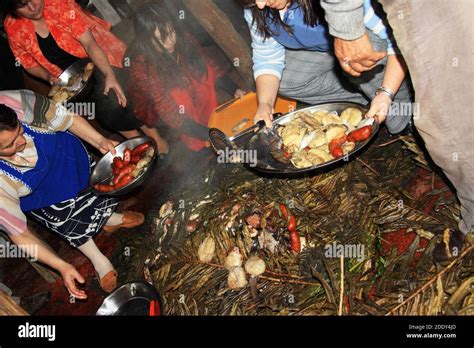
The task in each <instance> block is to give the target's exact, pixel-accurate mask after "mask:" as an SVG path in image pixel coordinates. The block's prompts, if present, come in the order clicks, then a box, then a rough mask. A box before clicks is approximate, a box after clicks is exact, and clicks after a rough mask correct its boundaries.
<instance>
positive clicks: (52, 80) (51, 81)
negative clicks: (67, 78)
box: [48, 75, 61, 86]
mask: <svg viewBox="0 0 474 348" xmlns="http://www.w3.org/2000/svg"><path fill="white" fill-rule="evenodd" d="M59 81H61V80H60V79H58V78H57V77H55V76H53V75H49V77H48V82H49V84H50V85H51V86H54V85H55V84H56V83H58V82H59Z"/></svg>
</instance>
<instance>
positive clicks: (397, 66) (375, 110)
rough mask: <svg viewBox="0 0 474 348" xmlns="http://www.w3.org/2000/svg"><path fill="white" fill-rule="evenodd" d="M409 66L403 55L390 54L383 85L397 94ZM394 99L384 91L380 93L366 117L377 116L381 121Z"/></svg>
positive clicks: (385, 116) (383, 119)
mask: <svg viewBox="0 0 474 348" xmlns="http://www.w3.org/2000/svg"><path fill="white" fill-rule="evenodd" d="M407 71H408V69H407V66H406V64H405V60H404V59H403V57H402V56H398V55H390V56H388V59H387V66H386V68H385V76H384V79H383V86H384V87H385V88H387V89H389V90H390V91H391V92H393V94H397V92H398V90H399V89H400V86H401V85H402V83H403V80H404V79H405V76H406V74H407ZM392 102H393V100H392V99H391V98H390V97H389V96H388V95H386V94H384V93H378V94H377V95H376V96H375V98H374V99H373V100H372V102H371V104H370V109H369V111H368V112H367V115H366V117H376V118H377V121H378V122H379V123H382V122H384V121H385V119H386V118H387V115H388V112H389V110H390V105H391V104H392Z"/></svg>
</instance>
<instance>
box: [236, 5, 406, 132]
mask: <svg viewBox="0 0 474 348" xmlns="http://www.w3.org/2000/svg"><path fill="white" fill-rule="evenodd" d="M359 3H360V4H359ZM354 4H356V2H354V3H349V2H348V3H347V6H354ZM357 4H359V5H357V6H359V7H360V10H361V11H364V22H365V27H366V31H365V33H364V32H363V33H361V36H368V38H369V39H370V41H371V43H372V46H373V47H374V49H375V50H376V51H386V52H387V57H386V58H384V59H383V60H381V61H380V62H379V63H378V66H377V67H375V68H374V69H373V70H371V71H368V72H365V73H364V74H362V76H360V77H358V78H353V77H350V76H349V75H345V74H344V73H343V71H342V69H341V68H340V66H339V64H338V61H337V59H336V58H335V56H334V48H333V42H332V38H331V37H330V35H329V30H328V27H327V24H326V23H325V21H324V12H323V10H322V9H321V7H320V1H319V0H244V5H245V7H246V9H245V19H246V20H247V22H248V24H249V27H250V33H251V36H252V48H253V60H254V77H255V80H256V85H257V96H258V110H257V113H256V116H255V120H256V121H258V120H262V119H263V120H265V121H266V123H267V125H268V126H270V125H271V120H272V116H271V115H272V111H273V110H272V109H273V106H274V104H275V99H276V97H277V94H278V93H280V94H281V95H283V96H286V97H290V98H294V99H297V100H300V101H303V102H306V103H309V104H320V103H325V102H332V101H353V102H359V103H362V104H366V103H367V102H368V101H371V107H370V110H369V112H368V114H367V116H368V117H375V116H377V119H378V121H379V122H382V121H385V119H386V118H387V116H389V117H388V119H387V122H386V124H387V128H388V130H389V131H390V132H391V133H398V132H401V131H402V130H403V129H404V128H405V127H406V126H407V124H408V123H409V121H410V115H397V117H391V115H388V111H389V109H390V106H391V105H392V102H393V101H394V100H395V101H397V102H410V100H411V89H410V88H409V84H408V83H407V81H406V79H405V77H406V71H407V69H406V66H405V63H404V61H403V57H402V56H401V55H400V54H398V53H397V48H396V46H395V44H394V42H393V38H392V36H391V34H390V31H389V29H388V28H387V27H386V26H385V25H384V23H383V21H382V19H381V17H383V15H382V14H381V13H379V9H378V8H374V7H372V4H371V1H370V0H365V1H364V3H362V1H360V2H357ZM362 7H363V8H362ZM379 14H380V16H379ZM381 55H382V56H383V55H384V54H383V53H382V54H381Z"/></svg>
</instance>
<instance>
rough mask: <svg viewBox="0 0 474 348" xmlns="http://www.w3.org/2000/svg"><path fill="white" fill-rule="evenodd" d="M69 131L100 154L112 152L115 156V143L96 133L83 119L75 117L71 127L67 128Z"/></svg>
mask: <svg viewBox="0 0 474 348" xmlns="http://www.w3.org/2000/svg"><path fill="white" fill-rule="evenodd" d="M69 130H70V131H71V133H74V134H75V135H77V136H78V137H79V138H81V139H82V140H84V141H85V142H87V143H89V144H91V145H92V146H94V147H95V148H96V149H97V150H99V151H100V152H101V153H102V154H106V153H107V152H112V154H113V155H115V153H116V151H115V146H116V145H117V142H114V141H112V140H110V139H107V138H105V137H104V136H103V135H102V134H100V133H99V132H97V131H96V130H95V129H94V128H93V127H92V126H91V124H90V123H89V122H88V121H87V120H86V119H84V118H83V117H81V116H79V115H75V116H74V118H73V123H72V126H71V128H69Z"/></svg>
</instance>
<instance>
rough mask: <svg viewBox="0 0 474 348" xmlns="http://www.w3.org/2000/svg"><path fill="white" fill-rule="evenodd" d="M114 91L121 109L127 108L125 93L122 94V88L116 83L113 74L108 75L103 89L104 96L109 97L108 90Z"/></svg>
mask: <svg viewBox="0 0 474 348" xmlns="http://www.w3.org/2000/svg"><path fill="white" fill-rule="evenodd" d="M111 89H112V90H114V92H115V94H116V95H117V99H118V102H119V104H120V106H121V107H123V108H124V107H126V106H127V98H126V97H125V93H123V90H122V86H120V83H119V82H118V81H117V78H116V77H115V74H114V73H111V74H108V75H107V76H106V77H105V88H104V95H109V91H110V90H111Z"/></svg>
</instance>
